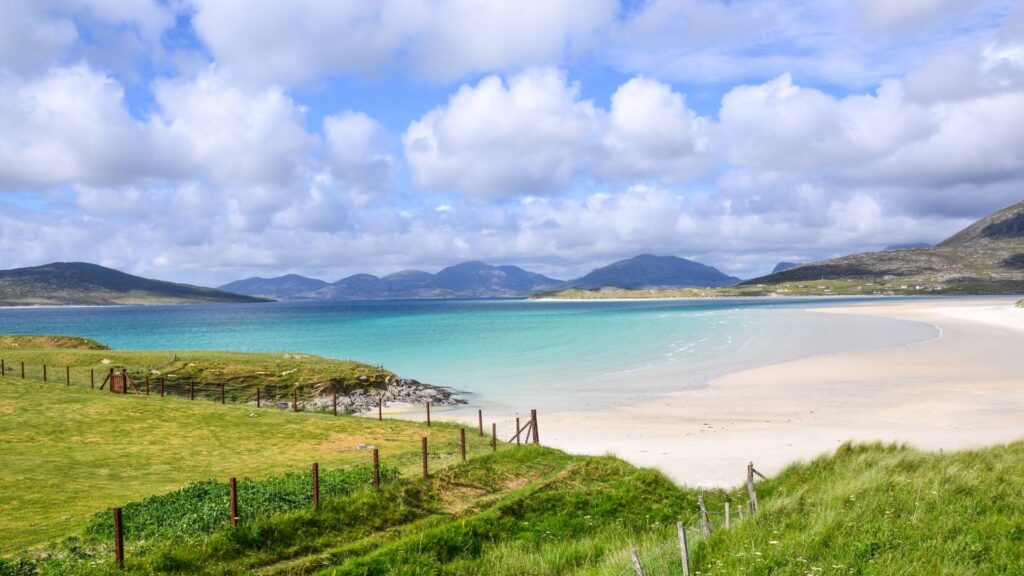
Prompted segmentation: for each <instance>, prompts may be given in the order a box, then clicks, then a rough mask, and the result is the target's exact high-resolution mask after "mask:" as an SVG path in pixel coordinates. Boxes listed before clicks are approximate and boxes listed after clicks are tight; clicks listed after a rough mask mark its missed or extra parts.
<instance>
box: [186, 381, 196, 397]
mask: <svg viewBox="0 0 1024 576" xmlns="http://www.w3.org/2000/svg"><path fill="white" fill-rule="evenodd" d="M188 399H189V400H195V399H196V381H195V380H189V381H188Z"/></svg>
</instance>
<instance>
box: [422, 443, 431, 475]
mask: <svg viewBox="0 0 1024 576" xmlns="http://www.w3.org/2000/svg"><path fill="white" fill-rule="evenodd" d="M429 475H430V471H429V470H428V469H427V437H426V436H424V437H423V477H424V478H426V477H427V476H429Z"/></svg>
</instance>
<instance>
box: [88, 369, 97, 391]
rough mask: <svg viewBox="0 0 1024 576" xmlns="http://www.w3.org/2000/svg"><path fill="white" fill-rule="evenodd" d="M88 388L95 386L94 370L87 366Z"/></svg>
mask: <svg viewBox="0 0 1024 576" xmlns="http://www.w3.org/2000/svg"><path fill="white" fill-rule="evenodd" d="M89 388H96V371H95V370H93V369H92V368H89Z"/></svg>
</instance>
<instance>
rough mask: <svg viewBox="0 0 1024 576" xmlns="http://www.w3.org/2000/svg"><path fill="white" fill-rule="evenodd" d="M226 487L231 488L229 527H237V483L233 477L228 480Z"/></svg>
mask: <svg viewBox="0 0 1024 576" xmlns="http://www.w3.org/2000/svg"><path fill="white" fill-rule="evenodd" d="M228 486H229V487H230V488H231V525H232V526H238V482H237V481H236V480H235V477H234V476H232V477H231V478H230V479H229V480H228Z"/></svg>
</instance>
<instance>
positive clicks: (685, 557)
mask: <svg viewBox="0 0 1024 576" xmlns="http://www.w3.org/2000/svg"><path fill="white" fill-rule="evenodd" d="M676 532H678V533H679V557H680V559H681V560H682V562H683V576H690V549H689V547H688V546H687V545H686V526H684V525H683V523H682V522H676Z"/></svg>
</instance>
